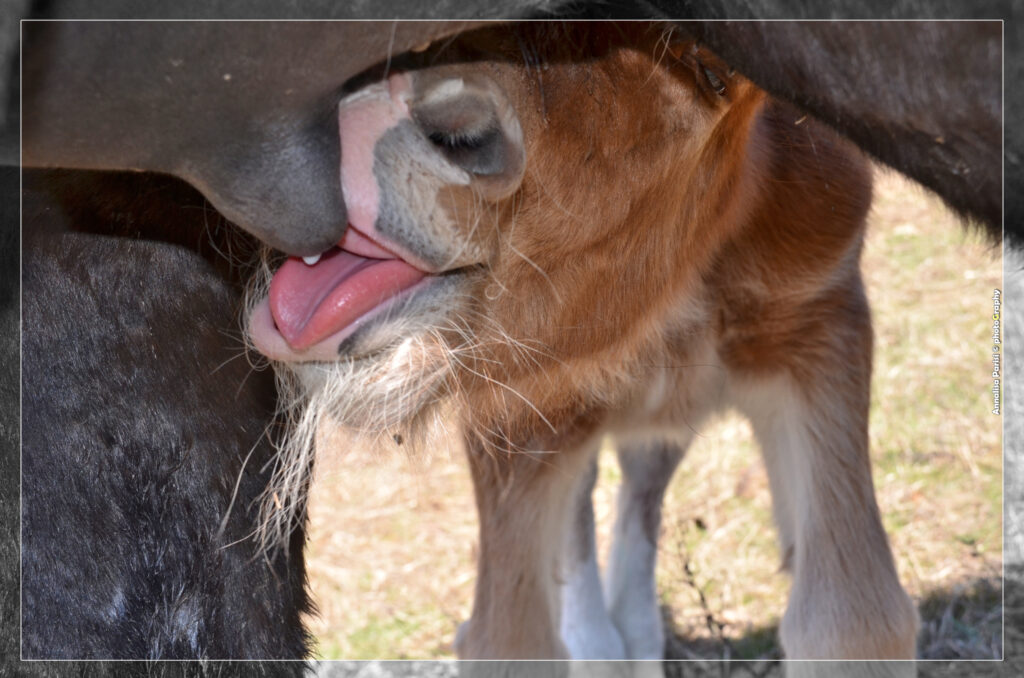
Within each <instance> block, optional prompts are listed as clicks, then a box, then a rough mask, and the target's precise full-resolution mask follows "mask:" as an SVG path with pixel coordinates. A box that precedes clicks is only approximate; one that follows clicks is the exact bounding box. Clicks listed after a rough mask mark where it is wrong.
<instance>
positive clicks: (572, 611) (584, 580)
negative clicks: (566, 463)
mask: <svg viewBox="0 0 1024 678" xmlns="http://www.w3.org/2000/svg"><path fill="white" fill-rule="evenodd" d="M596 482H597V454H596V453H591V459H590V463H589V465H588V466H587V469H586V470H585V471H584V472H583V474H582V475H581V476H580V478H579V481H578V484H577V485H576V489H575V492H574V496H573V502H574V507H573V509H572V511H573V514H571V515H570V523H569V526H568V529H567V530H566V535H565V537H566V538H565V547H564V549H563V551H562V621H561V634H562V642H564V643H565V646H566V648H567V649H568V650H569V656H570V657H572V658H573V659H625V658H626V648H625V646H624V645H623V644H622V638H621V636H619V632H618V630H616V628H615V625H614V624H613V623H612V620H611V618H610V617H609V616H608V610H607V608H606V606H605V602H604V593H603V591H602V590H601V573H600V572H599V570H598V567H597V553H596V548H595V537H594V505H593V501H592V493H593V491H594V484H595V483H596Z"/></svg>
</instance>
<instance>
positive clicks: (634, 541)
mask: <svg viewBox="0 0 1024 678" xmlns="http://www.w3.org/2000/svg"><path fill="white" fill-rule="evenodd" d="M618 456H619V466H620V467H621V468H622V485H621V487H620V488H619V498H618V505H617V514H618V515H617V517H616V520H615V533H614V537H613V542H612V550H611V553H610V555H609V559H608V571H607V573H606V577H605V582H606V587H605V588H606V590H607V593H608V607H609V611H610V612H611V617H612V621H614V622H615V626H616V627H617V628H618V629H619V632H620V633H621V634H622V639H623V641H625V645H626V656H627V657H629V658H630V659H661V658H663V657H664V656H665V631H664V629H663V627H662V622H661V612H660V610H659V608H658V592H657V590H656V587H655V581H654V573H655V566H656V561H657V556H658V530H659V529H660V527H661V504H662V500H663V499H664V497H665V489H666V488H667V487H668V483H669V481H670V480H671V479H672V473H673V472H674V471H675V469H676V466H678V465H679V460H680V459H682V458H683V448H682V447H680V446H678V445H674V444H670V443H665V442H657V443H650V444H647V445H638V444H630V445H624V446H622V447H620V448H619V451H618Z"/></svg>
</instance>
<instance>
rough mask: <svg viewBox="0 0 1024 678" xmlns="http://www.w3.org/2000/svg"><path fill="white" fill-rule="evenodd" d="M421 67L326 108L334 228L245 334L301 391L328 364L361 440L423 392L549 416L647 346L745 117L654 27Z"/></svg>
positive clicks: (464, 53)
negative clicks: (336, 148) (337, 232)
mask: <svg viewBox="0 0 1024 678" xmlns="http://www.w3.org/2000/svg"><path fill="white" fill-rule="evenodd" d="M623 31H625V33H624V32H623ZM482 46H486V51H484V47H482ZM438 57H446V61H448V62H449V63H446V64H445V65H440V66H433V67H426V68H422V69H417V70H409V71H404V72H396V73H393V74H391V75H390V76H389V77H388V78H387V79H386V80H384V81H381V82H377V83H376V84H372V85H370V86H367V87H365V88H363V89H360V90H358V91H356V92H354V93H352V94H350V95H349V96H347V97H346V98H345V99H344V100H343V101H342V102H341V103H340V105H339V110H338V121H339V130H340V136H341V147H342V161H341V184H342V191H343V193H344V198H345V204H346V207H347V208H348V213H349V220H350V225H349V229H348V230H347V232H346V235H345V237H344V239H343V240H342V241H341V242H340V243H339V245H338V247H336V248H333V249H332V250H330V251H328V252H326V253H324V254H323V255H322V256H321V258H320V259H319V261H317V262H315V263H312V264H311V263H307V262H304V261H303V260H301V259H297V258H292V259H289V260H288V261H287V262H286V263H285V264H284V265H283V266H282V267H281V269H280V270H279V271H278V272H277V273H276V275H275V276H274V278H273V280H272V282H271V283H270V285H269V293H268V295H267V297H265V298H264V299H262V300H261V301H259V303H258V304H257V305H256V307H255V309H254V311H253V313H252V315H251V318H250V331H251V335H252V338H253V341H254V343H255V344H256V346H257V348H258V349H259V350H260V351H261V352H263V353H264V354H266V355H267V356H269V357H271V358H273V359H275V360H277V361H281V362H282V363H287V364H291V365H292V366H294V367H295V369H297V370H298V371H299V372H300V373H301V374H303V375H305V378H306V379H307V381H310V382H315V383H317V384H323V383H325V382H324V381H323V379H324V377H323V375H324V374H325V371H326V370H327V369H328V367H327V365H338V366H340V367H338V368H337V369H339V370H341V371H342V372H343V374H344V380H345V383H344V384H343V385H337V386H335V387H333V388H334V390H336V391H344V392H345V394H344V397H345V398H348V399H350V400H355V401H356V402H355V403H354V404H353V405H352V407H348V406H346V407H345V408H342V410H343V411H341V412H337V413H336V416H339V417H340V418H341V419H343V420H346V421H347V422H348V423H352V424H358V425H360V426H366V427H370V428H372V427H374V426H377V427H380V426H384V427H386V426H388V425H391V424H393V423H394V422H396V421H400V420H405V419H408V418H410V417H411V416H413V415H415V414H416V412H417V411H418V410H419V409H420V408H421V407H422V406H423V405H424V404H426V403H427V402H430V401H431V400H433V399H434V397H435V396H436V395H437V394H439V393H451V392H455V393H459V394H462V395H465V396H467V397H470V398H471V399H474V402H473V404H474V405H475V406H479V407H482V408H483V409H486V408H487V407H488V406H489V405H488V404H489V403H491V402H492V401H494V400H496V399H497V400H502V401H505V403H506V405H507V401H509V400H516V398H517V396H518V397H519V398H521V399H524V400H529V401H530V403H532V404H533V405H536V406H538V407H540V408H541V409H544V405H543V402H544V401H545V400H547V399H550V400H552V401H556V400H564V399H565V398H566V397H570V398H572V397H574V396H573V395H571V394H569V395H568V396H567V393H566V389H569V390H570V391H571V390H572V388H573V387H576V388H581V387H582V388H583V389H584V390H586V388H587V387H586V384H587V383H588V379H589V378H590V377H589V376H588V375H589V374H590V373H594V372H602V371H604V372H606V371H607V368H608V366H609V365H611V364H613V363H614V364H617V365H621V364H626V363H628V362H629V361H630V360H631V359H633V358H635V357H636V356H637V354H638V353H641V352H643V351H644V350H647V349H649V347H650V345H651V343H652V342H654V341H655V340H656V338H657V337H658V336H660V335H661V334H663V333H664V325H665V322H666V318H667V315H670V314H671V313H672V312H673V311H672V309H673V308H675V307H677V306H678V299H679V296H680V294H685V292H686V291H687V290H688V289H689V288H690V287H692V286H693V285H694V284H696V280H697V279H698V278H699V276H700V274H701V272H702V271H703V270H705V269H706V268H707V267H708V266H709V262H710V260H711V257H712V255H713V252H714V251H715V250H716V246H717V244H718V243H720V242H721V241H722V240H723V239H724V238H725V237H726V236H727V233H728V231H729V229H730V228H731V223H732V221H734V220H735V217H734V216H730V214H729V210H725V209H723V208H722V207H721V205H723V204H725V198H726V197H734V196H731V195H729V196H727V194H728V193H729V192H730V191H731V190H735V187H736V185H737V184H738V182H739V177H740V175H741V174H742V172H743V167H744V160H743V158H744V153H743V150H742V149H743V144H744V140H745V139H746V135H747V128H748V127H749V124H750V121H751V120H752V119H753V114H754V112H755V111H756V108H757V106H758V104H759V102H760V95H758V94H756V93H755V92H754V91H753V90H752V88H750V87H749V85H748V84H747V83H745V82H742V81H739V80H738V78H735V77H731V76H730V74H728V73H726V72H725V69H724V68H722V66H721V64H720V63H718V62H717V61H716V60H715V59H714V58H713V57H711V56H710V55H707V54H705V53H703V52H701V51H699V50H697V49H696V48H695V47H694V46H693V45H692V44H689V43H678V44H677V43H673V42H672V41H671V39H670V36H668V35H666V34H663V33H662V32H661V29H660V28H657V27H653V28H652V27H650V26H642V27H641V26H632V25H631V26H627V27H625V28H623V27H612V26H594V27H559V28H554V29H553V28H551V27H549V26H526V27H520V28H517V29H511V30H510V29H495V30H488V31H485V32H483V33H478V34H473V35H471V36H469V37H467V38H465V39H464V40H463V41H461V42H460V43H456V44H455V45H452V46H449V47H448V48H446V51H444V52H441V53H440V54H439V55H438ZM538 368H543V369H538ZM554 372H557V373H558V375H557V380H556V382H552V374H553V373H554ZM538 374H544V375H546V381H544V380H543V379H541V378H540V377H538V376H537V375H538ZM499 383H500V385H496V384H499ZM545 384H546V386H545ZM556 392H557V393H556ZM495 406H496V405H495ZM368 420H374V421H373V423H368Z"/></svg>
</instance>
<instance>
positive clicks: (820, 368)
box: [343, 24, 916, 658]
mask: <svg viewBox="0 0 1024 678" xmlns="http://www.w3.org/2000/svg"><path fill="white" fill-rule="evenodd" d="M423 60H424V63H427V64H429V63H441V62H444V65H434V66H427V67H425V68H424V69H422V70H419V71H412V73H411V78H412V80H411V82H412V83H413V85H412V87H413V92H414V94H413V96H412V98H411V99H410V100H409V101H410V103H409V104H408V106H409V108H410V110H411V111H412V113H411V115H412V119H413V120H417V106H418V105H420V103H419V102H421V101H425V100H426V99H428V98H429V97H428V95H430V93H431V92H432V91H434V92H440V91H442V90H441V89H436V90H432V89H431V88H434V87H439V86H438V85H437V83H445V82H448V83H453V82H455V81H456V80H458V81H459V83H458V86H457V87H456V86H448V89H449V90H451V91H456V90H459V88H460V87H461V88H463V89H462V90H461V91H463V92H466V91H470V93H472V92H471V91H472V90H474V88H476V89H477V93H478V94H479V92H484V91H486V92H491V94H489V95H488V96H493V97H497V98H498V100H499V103H500V105H501V106H504V107H505V108H504V109H503V111H504V112H503V115H511V116H514V117H515V118H516V119H517V120H518V124H519V125H520V126H521V131H522V140H521V143H522V145H523V150H524V151H525V159H526V161H525V171H524V172H522V174H521V178H520V174H519V173H518V172H507V173H506V175H507V176H506V175H498V176H497V178H495V177H493V176H491V177H487V176H474V177H473V178H472V181H471V183H470V185H468V186H458V185H453V186H449V187H447V188H445V189H443V190H441V191H440V192H439V193H438V199H439V201H440V204H441V205H442V206H443V209H444V210H445V212H446V214H447V215H448V216H449V217H450V218H451V219H452V220H454V222H455V224H456V228H457V230H458V233H459V238H461V239H462V240H464V241H465V242H464V243H463V245H465V246H460V247H459V248H455V249H458V251H459V252H478V253H482V254H481V255H480V256H479V258H478V260H477V261H474V262H470V264H471V265H469V266H465V267H463V268H461V269H460V271H462V273H463V275H464V278H463V279H462V280H463V282H462V283H460V287H458V296H453V297H452V298H451V299H452V300H451V303H450V306H451V311H450V314H451V316H450V317H455V316H458V318H459V323H458V326H459V328H460V330H461V331H459V332H453V331H446V330H441V331H439V332H437V333H435V334H433V335H431V336H432V337H433V339H432V341H434V342H435V343H439V344H440V345H441V346H442V348H443V351H442V352H444V351H448V353H449V355H453V356H455V355H457V356H458V357H457V359H452V360H451V361H450V363H451V364H450V365H449V366H448V372H447V376H446V386H447V390H446V392H447V393H448V394H449V395H451V396H452V398H454V400H455V403H456V405H457V407H456V408H455V409H456V411H459V412H461V419H462V421H461V422H460V424H461V426H462V428H463V431H464V435H465V440H466V444H467V448H468V454H469V459H470V468H471V470H472V474H473V480H474V484H475V492H476V503H477V507H478V510H479V514H480V561H479V579H478V581H477V587H476V599H475V603H474V609H473V615H472V618H471V620H470V621H469V623H468V626H467V627H466V629H465V633H464V634H463V635H462V637H461V638H460V642H459V648H458V650H459V654H460V656H461V657H463V658H526V657H561V656H565V654H566V651H565V647H564V646H563V644H562V642H561V641H560V639H559V633H558V627H559V600H558V586H559V577H560V574H559V569H558V566H559V558H560V553H561V547H562V542H563V539H564V536H565V532H566V529H567V525H568V524H569V522H570V513H571V511H572V507H571V506H570V498H571V497H572V495H573V488H574V484H575V482H576V479H577V478H578V477H579V476H580V474H581V473H582V472H583V469H584V468H585V466H586V464H587V463H588V462H589V460H590V455H591V451H592V450H593V447H594V441H595V440H597V439H598V438H599V437H600V436H601V435H603V434H605V433H607V432H612V433H615V434H619V435H645V434H648V433H651V432H654V433H656V434H657V435H659V436H666V435H667V436H670V437H673V438H675V439H677V440H679V441H680V442H681V443H683V444H685V442H686V441H687V440H688V438H689V432H690V431H692V430H693V428H694V427H695V426H697V425H698V424H699V422H700V421H701V420H702V419H704V418H705V417H706V416H707V415H708V414H710V413H712V412H713V411H715V410H717V409H720V408H722V407H725V406H729V405H732V406H735V407H738V408H739V409H740V410H741V411H743V412H745V413H746V414H747V415H748V416H750V418H751V420H752V422H753V426H754V429H755V432H756V434H757V436H758V439H759V441H760V442H761V445H762V447H763V449H764V455H765V460H766V465H767V468H768V472H769V477H770V482H771V489H772V494H773V499H774V503H775V518H776V522H777V524H778V527H779V531H780V537H781V540H782V545H783V548H784V553H785V561H786V565H787V566H788V567H789V569H790V570H791V571H792V573H793V577H794V586H793V593H792V595H791V599H790V603H789V607H788V609H787V612H786V615H785V617H784V618H783V622H782V625H781V635H782V642H783V646H784V649H785V651H786V653H787V655H788V656H790V657H831V658H868V657H877V658H883V657H890V658H910V657H912V656H913V653H914V638H915V630H916V616H915V612H914V609H913V606H912V605H911V603H910V601H909V599H908V598H907V596H906V594H905V593H904V592H903V591H902V589H901V587H900V585H899V582H898V580H897V577H896V573H895V568H894V566H893V563H892V557H891V555H890V552H889V548H888V544H887V541H886V537H885V534H884V532H883V529H882V526H881V522H880V519H879V515H878V510H877V507H876V504H875V498H874V494H873V488H872V481H871V474H870V462H869V458H868V438H867V411H868V395H869V381H870V372H871V341H872V340H871V325H870V318H869V312H868V307H867V304H866V300H865V297H864V293H863V289H862V284H861V278H860V272H859V270H858V258H859V254H860V250H861V243H862V237H863V226H864V218H865V214H866V211H867V209H868V205H869V202H870V197H871V190H870V177H869V171H868V168H867V166H866V163H865V162H864V160H863V159H862V158H861V157H860V155H859V154H858V153H857V152H856V151H855V150H854V149H852V148H851V147H850V146H849V145H847V144H845V143H844V142H842V141H841V140H839V139H838V138H837V137H836V136H834V135H833V134H832V133H831V132H830V131H829V130H827V129H825V128H823V127H822V126H821V125H819V124H817V123H815V122H814V121H813V120H811V119H810V118H807V117H806V116H804V115H802V114H801V113H800V112H799V111H796V110H793V109H791V108H789V107H787V106H786V105H783V104H780V103H778V102H776V101H773V100H771V99H770V98H768V97H767V96H766V95H765V93H764V92H762V91H760V90H758V89H757V88H755V87H754V86H753V85H751V84H750V83H749V82H747V81H745V80H744V79H743V78H741V77H740V76H738V75H737V74H735V73H732V72H730V71H729V70H728V69H727V68H726V67H725V66H724V65H723V64H722V63H721V62H720V61H719V60H718V59H716V58H715V57H714V56H713V55H711V54H709V53H707V52H706V51H705V50H703V49H701V48H700V47H699V46H698V45H695V44H693V43H692V42H689V41H685V40H677V39H676V38H675V37H674V36H673V35H672V34H671V33H670V32H665V31H664V30H663V29H662V28H661V27H658V26H652V25H649V24H625V25H612V24H596V25H595V24H589V25H561V24H559V25H548V24H528V25H524V26H518V27H513V28H494V29H487V30H484V31H480V32H476V33H472V34H469V35H467V36H464V37H463V38H461V39H460V40H459V41H458V42H456V43H454V44H451V45H445V46H443V47H442V48H439V49H438V50H437V51H436V52H433V51H432V52H428V53H427V54H426V55H425V56H424V57H423ZM392 82H397V81H392ZM479 83H486V84H485V85H480V84H479ZM392 87H393V88H394V87H396V85H394V84H393V85H392ZM445 91H447V90H445ZM495 92H496V93H497V94H494V93H495ZM437 96H441V95H440V94H437ZM458 96H460V97H461V96H467V95H465V94H460V95H458ZM435 99H436V97H435ZM484 99H485V97H484V96H483V95H480V97H478V99H473V100H474V101H475V100H481V101H482V100H484ZM465 101H466V100H465V99H461V100H456V99H455V98H454V97H453V102H455V103H453V105H455V104H456V103H461V104H463V105H464V104H465ZM434 104H436V101H435V102H434ZM434 104H432V105H434ZM344 105H345V104H344V102H343V106H344ZM424 105H425V104H424ZM420 124H421V125H422V124H423V123H422V122H421V123H420ZM513 136H514V135H513ZM414 152H419V151H413V150H410V153H414ZM432 162H436V159H435V160H432ZM424 166H426V165H424ZM407 182H408V183H409V184H415V183H416V182H417V177H416V176H413V175H410V177H409V178H407ZM403 185H404V184H403ZM424 190H425V189H424ZM428 217H431V218H433V217H432V216H431V215H423V223H427V221H428ZM431 223H433V222H431ZM464 263H465V262H460V265H461V264H464ZM410 312H411V311H410ZM467 335H468V337H469V339H470V343H472V344H474V345H475V346H477V347H480V348H479V350H468V351H467V350H465V348H464V347H465V345H466V343H467ZM431 345H432V346H433V345H434V344H431ZM424 350H426V349H424ZM374 359H375V358H374V357H373V356H371V357H369V358H363V360H374ZM377 359H379V360H381V361H383V360H385V358H377ZM425 362H428V363H430V364H431V365H434V366H436V361H434V362H431V361H425ZM708 365H711V366H713V369H697V368H700V367H705V368H706V367H707V366H708ZM351 387H352V388H356V389H358V388H359V387H360V384H358V383H355V384H352V385H351ZM409 415H410V416H413V415H415V412H410V413H409Z"/></svg>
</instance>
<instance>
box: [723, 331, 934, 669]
mask: <svg viewBox="0 0 1024 678" xmlns="http://www.w3.org/2000/svg"><path fill="white" fill-rule="evenodd" d="M865 316H866V312H865ZM828 320H831V321H832V323H833V333H832V335H831V337H829V338H828V339H827V340H826V339H822V340H821V341H820V343H819V344H818V345H814V346H813V347H814V348H815V349H817V352H816V353H814V354H812V353H810V352H809V351H808V352H807V353H806V354H804V355H801V356H799V359H800V360H802V361H803V362H801V363H797V367H799V368H800V369H801V370H802V371H803V378H800V376H801V372H798V371H797V370H789V369H781V370H777V371H775V374H774V375H771V376H769V375H758V376H757V377H750V376H745V377H737V376H735V375H734V379H733V382H732V391H733V393H734V395H735V396H736V400H737V403H738V404H739V406H740V408H741V409H742V410H743V411H744V412H745V413H746V414H747V415H748V416H749V417H750V419H751V422H752V424H753V428H754V433H755V435H756V437H757V439H758V441H759V442H760V444H761V448H762V453H763V455H764V460H765V466H766V467H767V471H768V477H769V482H770V486H771V493H772V501H773V510H774V514H775V521H776V523H777V525H778V528H779V533H780V538H781V547H782V552H783V554H784V555H783V557H784V565H785V566H786V567H787V569H789V570H790V571H791V573H792V575H793V587H792V590H791V592H790V596H789V604H788V606H787V608H786V613H785V615H784V616H783V618H782V623H781V624H780V628H779V636H780V640H781V643H782V648H783V651H784V653H785V655H786V657H787V658H788V659H913V658H914V655H915V640H916V634H917V612H916V610H915V608H914V605H913V603H912V602H911V600H910V598H909V597H908V596H907V594H906V593H905V592H904V591H903V588H902V587H901V586H900V582H899V579H898V577H897V574H896V567H895V564H894V563H893V558H892V553H891V552H890V550H889V543H888V540H887V538H886V534H885V531H884V529H883V527H882V521H881V517H880V515H879V510H878V505H877V503H876V501H875V493H874V487H873V485H872V479H871V462H870V459H869V456H868V400H869V384H870V374H871V337H870V327H869V325H868V323H867V321H866V319H865V320H864V321H863V322H862V323H860V324H857V323H855V322H852V321H853V320H856V317H855V316H851V315H850V314H847V315H844V316H836V317H835V318H831V319H828ZM843 324H846V327H845V328H844V327H843ZM811 329H812V330H813V329H814V326H811ZM807 336H813V335H812V334H810V332H808V333H807ZM807 375H810V376H811V378H807ZM849 669H853V672H852V673H850V672H849ZM863 671H868V673H863ZM844 672H845V673H844ZM913 673H914V668H913V663H912V662H907V663H905V664H900V663H898V662H892V663H884V664H875V665H870V664H861V665H860V668H856V667H853V666H845V667H844V666H843V665H833V666H831V667H830V668H829V667H826V668H822V667H820V666H816V665H815V664H813V663H808V664H801V663H791V664H790V665H789V666H788V667H787V674H788V675H790V676H794V675H816V676H817V675H822V676H831V675H837V676H839V675H880V676H882V675H884V676H890V675H913Z"/></svg>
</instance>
